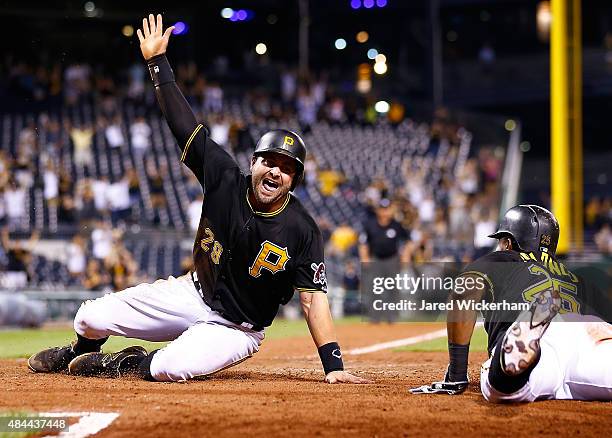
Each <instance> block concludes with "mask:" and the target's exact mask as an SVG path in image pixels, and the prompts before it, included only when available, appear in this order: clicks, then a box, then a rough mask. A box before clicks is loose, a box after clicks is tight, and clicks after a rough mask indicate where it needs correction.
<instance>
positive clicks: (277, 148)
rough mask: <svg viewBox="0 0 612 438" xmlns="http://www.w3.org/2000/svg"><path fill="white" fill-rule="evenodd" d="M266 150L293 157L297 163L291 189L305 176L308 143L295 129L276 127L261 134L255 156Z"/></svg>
mask: <svg viewBox="0 0 612 438" xmlns="http://www.w3.org/2000/svg"><path fill="white" fill-rule="evenodd" d="M264 152H274V153H277V154H283V155H286V156H288V157H291V158H293V159H294V160H295V163H296V174H295V177H294V178H293V184H292V185H291V190H293V189H295V187H296V186H297V185H298V184H299V183H300V182H301V181H302V179H303V178H304V161H305V160H306V145H305V144H304V141H303V140H302V138H301V137H300V136H299V135H297V134H296V133H295V132H293V131H288V130H286V129H274V130H272V131H268V132H266V133H265V134H264V135H262V136H261V138H260V139H259V141H258V142H257V146H256V147H255V152H253V156H254V157H256V156H259V155H261V154H262V153H264Z"/></svg>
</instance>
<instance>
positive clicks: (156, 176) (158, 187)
mask: <svg viewBox="0 0 612 438" xmlns="http://www.w3.org/2000/svg"><path fill="white" fill-rule="evenodd" d="M162 172H164V174H163V175H162ZM163 176H165V167H162V168H161V169H160V170H158V169H157V167H155V163H154V162H153V161H149V165H148V166H147V177H148V179H149V187H150V189H151V203H152V205H153V209H154V210H155V211H156V213H158V212H159V210H160V209H163V208H165V207H166V193H165V191H164V177H163ZM156 220H157V221H159V217H156Z"/></svg>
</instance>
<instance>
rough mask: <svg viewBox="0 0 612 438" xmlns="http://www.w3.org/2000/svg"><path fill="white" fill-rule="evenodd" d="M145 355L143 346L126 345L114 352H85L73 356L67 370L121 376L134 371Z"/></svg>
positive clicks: (86, 373) (77, 372) (76, 372)
mask: <svg viewBox="0 0 612 438" xmlns="http://www.w3.org/2000/svg"><path fill="white" fill-rule="evenodd" d="M146 356H147V350H145V349H144V348H143V347H139V346H134V347H128V348H125V349H123V350H121V351H118V352H116V353H85V354H82V355H80V356H78V357H76V358H74V359H73V360H72V361H71V362H70V364H69V365H68V371H69V372H70V374H73V375H75V376H87V377H91V376H105V377H121V376H122V375H125V374H129V373H134V372H135V371H136V370H137V369H138V365H140V362H142V360H143V359H144V358H145V357H146Z"/></svg>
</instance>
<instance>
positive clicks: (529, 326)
mask: <svg viewBox="0 0 612 438" xmlns="http://www.w3.org/2000/svg"><path fill="white" fill-rule="evenodd" d="M560 308H561V299H560V297H559V294H558V293H557V292H553V291H550V290H545V291H543V292H541V293H540V294H538V295H537V296H536V299H535V300H534V301H533V303H532V304H531V306H530V307H529V310H526V311H525V312H523V313H521V314H520V315H519V316H518V318H517V320H516V321H515V322H514V324H512V325H511V326H510V328H509V329H508V331H507V332H506V335H505V336H504V340H503V342H502V354H501V361H502V369H503V370H504V372H505V373H506V374H508V375H510V376H516V375H518V374H521V373H522V372H523V371H525V370H526V369H527V368H529V367H530V366H531V365H532V364H533V363H534V362H535V361H536V359H537V358H538V356H539V355H540V339H541V338H542V336H543V335H544V333H545V332H546V329H547V328H548V326H549V325H550V322H551V321H552V319H553V318H554V317H555V316H556V315H557V313H558V312H559V309H560Z"/></svg>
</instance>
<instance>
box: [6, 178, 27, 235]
mask: <svg viewBox="0 0 612 438" xmlns="http://www.w3.org/2000/svg"><path fill="white" fill-rule="evenodd" d="M4 205H5V209H6V219H7V223H8V226H9V227H10V228H11V229H16V228H24V222H25V221H26V219H27V212H26V190H25V189H24V188H23V187H22V186H20V185H19V184H18V183H17V180H15V178H11V179H10V180H9V183H8V187H7V188H6V189H5V190H4Z"/></svg>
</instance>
